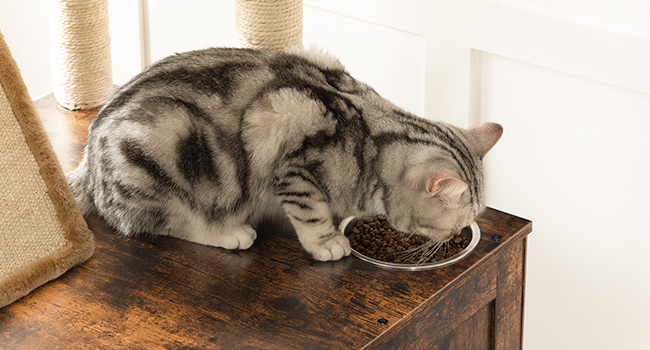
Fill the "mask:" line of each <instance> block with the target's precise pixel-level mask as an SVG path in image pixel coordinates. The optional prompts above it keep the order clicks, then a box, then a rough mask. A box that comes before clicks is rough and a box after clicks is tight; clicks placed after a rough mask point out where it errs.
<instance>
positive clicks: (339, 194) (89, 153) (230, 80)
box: [66, 48, 502, 261]
mask: <svg viewBox="0 0 650 350" xmlns="http://www.w3.org/2000/svg"><path fill="white" fill-rule="evenodd" d="M501 134H502V127H501V126H500V125H498V124H495V123H486V124H482V125H480V126H477V127H474V128H471V129H461V128H458V127H454V126H452V125H449V124H446V123H442V122H433V121H429V120H426V119H422V118H419V117H417V116H414V115H412V114H410V113H408V112H406V111H404V110H402V109H400V108H398V107H397V106H395V105H394V104H392V103H391V102H389V101H388V100H386V99H384V98H382V97H381V96H379V95H378V94H377V92H375V90H373V89H372V88H371V87H369V86H368V85H366V84H364V83H362V82H360V81H357V80H355V79H354V78H352V77H351V76H350V74H348V73H347V71H346V70H345V68H344V66H343V65H342V64H341V63H340V62H339V61H338V60H337V59H336V58H334V57H332V56H330V55H329V54H327V53H323V52H322V51H319V50H313V49H312V50H304V49H300V48H290V49H287V50H285V51H283V52H272V51H257V50H250V49H230V48H208V49H203V50H197V51H189V52H185V53H180V54H175V55H173V56H170V57H167V58H165V59H162V60H160V61H158V62H157V63H155V64H153V65H151V66H150V67H149V68H147V69H146V70H144V71H143V72H142V73H140V74H138V75H137V76H135V77H134V78H133V79H131V80H130V81H129V82H127V83H126V84H125V85H123V86H122V87H121V88H119V89H118V90H117V91H116V92H115V93H114V95H113V96H112V97H111V98H110V99H109V101H108V102H107V103H106V104H105V105H104V106H103V108H102V109H101V110H100V111H99V113H98V114H97V116H96V118H95V119H94V120H93V121H92V123H91V124H90V127H89V134H88V139H87V144H86V146H85V153H84V157H83V159H82V161H81V162H80V164H79V167H78V168H77V169H75V170H73V171H71V172H69V173H68V174H66V177H67V180H68V183H69V185H70V188H71V190H72V193H73V195H74V197H75V200H76V202H77V204H78V206H79V208H80V210H81V211H82V213H83V214H84V215H85V214H87V213H89V212H90V211H93V210H94V211H96V212H97V213H98V214H99V215H101V216H102V217H103V218H104V219H105V221H106V222H107V224H108V225H109V226H112V227H113V228H114V229H116V230H117V231H118V232H120V233H122V234H124V235H133V234H138V233H152V234H159V235H169V236H173V237H177V238H180V239H185V240H189V241H192V242H196V243H200V244H205V245H211V246H217V247H223V248H226V249H247V248H249V247H250V246H251V245H252V244H253V241H254V240H255V238H256V232H255V229H254V227H255V225H256V223H258V222H259V221H260V220H263V219H264V218H265V217H267V216H269V215H276V214H282V213H284V215H287V216H288V218H289V220H290V222H291V224H292V225H293V227H294V228H295V231H296V233H297V236H298V239H299V241H300V243H301V244H302V246H303V247H304V249H305V250H306V251H307V252H308V253H309V254H310V255H311V256H312V257H313V258H314V259H316V260H320V261H328V260H338V259H340V258H342V257H343V256H347V255H349V254H350V245H349V242H348V240H347V238H346V237H345V236H343V235H342V234H341V232H340V231H339V230H337V228H336V227H335V224H334V219H333V218H334V217H347V216H364V215H365V216H367V215H374V214H383V215H385V216H386V217H387V218H388V220H389V221H390V222H391V224H392V225H393V226H394V227H395V228H396V229H397V230H400V231H404V232H412V233H418V234H422V235H425V236H428V237H431V238H432V239H434V240H438V241H444V240H446V239H448V238H449V237H450V236H451V235H452V234H453V233H455V232H457V231H459V230H460V229H461V228H463V227H465V226H467V225H469V224H470V223H472V222H473V221H474V219H475V217H476V216H477V215H478V214H479V213H480V211H481V208H482V204H481V203H482V192H483V175H482V159H483V157H484V156H485V154H486V153H487V152H488V151H489V150H490V149H491V148H492V147H493V146H494V145H495V143H496V142H497V141H498V140H499V138H500V137H501Z"/></svg>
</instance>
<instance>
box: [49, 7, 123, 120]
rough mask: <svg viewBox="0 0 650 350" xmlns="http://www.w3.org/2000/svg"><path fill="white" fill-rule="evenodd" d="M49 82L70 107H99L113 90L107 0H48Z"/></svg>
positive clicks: (62, 103)
mask: <svg viewBox="0 0 650 350" xmlns="http://www.w3.org/2000/svg"><path fill="white" fill-rule="evenodd" d="M48 2H49V11H50V32H51V39H50V41H51V43H50V45H51V48H52V50H51V54H52V85H53V89H54V97H55V98H56V100H57V102H58V103H59V104H60V105H61V106H63V107H65V108H67V109H70V110H87V109H95V108H98V107H100V106H101V105H102V104H104V102H106V101H107V100H108V98H109V97H110V96H111V94H112V92H113V77H112V74H113V73H112V69H111V51H110V36H109V29H108V0H48Z"/></svg>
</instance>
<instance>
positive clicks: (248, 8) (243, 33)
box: [235, 0, 302, 50]
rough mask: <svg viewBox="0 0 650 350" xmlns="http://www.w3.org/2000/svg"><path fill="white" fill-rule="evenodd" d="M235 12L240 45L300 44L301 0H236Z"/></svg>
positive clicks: (268, 47)
mask: <svg viewBox="0 0 650 350" xmlns="http://www.w3.org/2000/svg"><path fill="white" fill-rule="evenodd" d="M235 16H236V19H235V21H236V25H237V35H238V37H239V41H240V43H241V45H242V46H243V47H246V48H251V49H259V50H282V49H284V48H285V47H287V46H302V0H237V5H236V9H235Z"/></svg>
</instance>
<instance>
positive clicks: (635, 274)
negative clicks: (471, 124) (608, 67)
mask: <svg viewBox="0 0 650 350" xmlns="http://www.w3.org/2000/svg"><path fill="white" fill-rule="evenodd" d="M482 75H483V78H482V89H481V94H482V119H483V120H484V121H498V122H500V123H502V124H504V125H505V128H506V132H505V133H504V136H503V138H502V140H501V141H499V144H498V146H497V147H496V148H495V150H494V152H493V153H492V154H489V155H488V156H487V159H486V160H487V164H486V175H487V182H488V203H489V204H490V205H491V206H494V207H497V208H501V209H505V210H515V211H516V213H517V214H519V215H523V216H525V217H529V218H532V219H533V220H534V223H533V225H534V230H533V234H532V235H531V237H530V240H529V245H530V249H529V255H528V261H529V264H528V271H527V277H528V278H527V285H526V290H527V293H526V305H527V307H528V309H527V311H526V321H527V322H526V325H525V327H526V328H525V332H526V333H525V340H526V342H525V344H526V349H641V348H642V347H641V344H642V341H643V340H642V339H641V338H645V336H640V337H637V336H630V335H633V334H636V335H642V334H644V333H646V332H647V330H648V329H649V328H648V327H649V326H650V302H649V299H648V291H650V276H649V274H650V269H649V267H650V264H649V263H648V260H647V247H648V246H650V235H648V229H647V228H645V227H644V226H645V225H644V221H645V218H647V216H648V211H649V210H650V206H649V204H648V197H650V181H648V180H647V179H648V177H649V176H650V137H648V131H649V130H650V118H649V117H650V94H646V93H643V92H639V91H635V90H630V89H626V88H622V87H618V86H614V85H611V84H606V83H602V82H597V81H594V80H591V79H587V78H582V77H578V76H575V75H571V74H567V73H562V72H558V71H555V70H552V69H547V68H543V67H540V66H536V65H533V64H529V63H524V62H520V61H515V60H512V59H507V58H504V57H500V56H496V55H490V54H483V57H482ZM513 208H514V209H513ZM646 344H650V343H646Z"/></svg>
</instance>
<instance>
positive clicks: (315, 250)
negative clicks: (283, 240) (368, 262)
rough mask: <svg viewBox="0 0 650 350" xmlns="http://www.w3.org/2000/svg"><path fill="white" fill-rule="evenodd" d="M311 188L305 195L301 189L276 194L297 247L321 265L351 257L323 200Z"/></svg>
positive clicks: (344, 239)
mask: <svg viewBox="0 0 650 350" xmlns="http://www.w3.org/2000/svg"><path fill="white" fill-rule="evenodd" d="M303 185H304V184H303ZM310 187H311V188H310V189H309V190H307V191H305V190H304V188H303V191H300V190H294V191H292V190H291V189H288V188H286V187H285V188H284V189H283V190H281V191H278V193H277V196H278V197H279V199H280V202H281V203H282V207H283V208H284V211H285V213H286V214H287V216H289V219H290V220H291V223H292V224H293V227H294V228H295V229H296V233H297V235H298V239H299V240H300V243H301V244H302V246H303V247H304V248H305V250H306V251H307V252H309V254H311V255H312V257H313V258H314V259H316V260H320V261H329V260H339V259H341V258H342V257H344V256H347V255H350V252H351V248H350V242H349V241H348V239H347V238H346V237H345V236H343V234H342V233H341V232H340V231H338V230H337V229H336V227H335V226H334V224H333V222H332V214H331V212H330V209H329V205H328V204H327V202H326V201H325V200H324V196H323V195H321V194H320V193H319V192H317V191H316V189H315V188H314V187H312V186H310Z"/></svg>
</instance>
